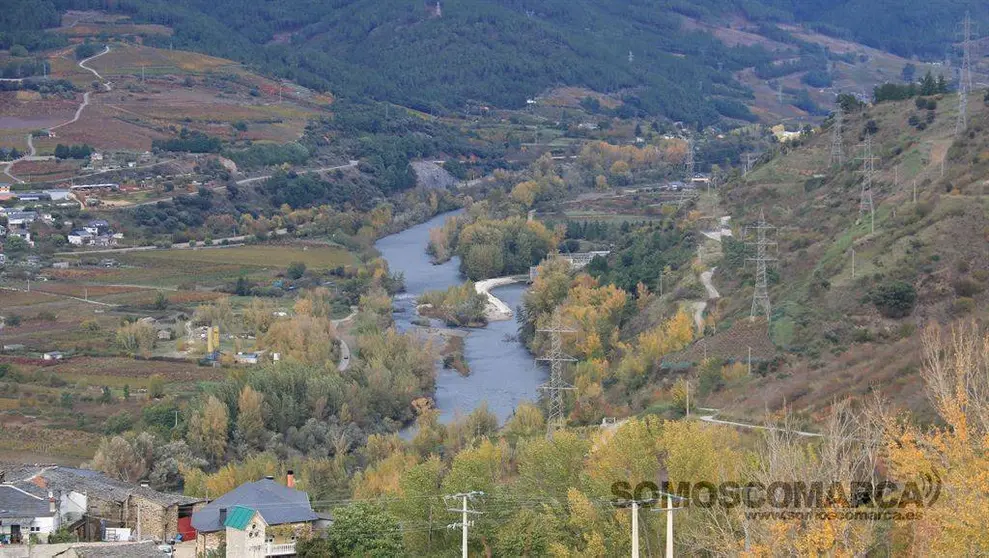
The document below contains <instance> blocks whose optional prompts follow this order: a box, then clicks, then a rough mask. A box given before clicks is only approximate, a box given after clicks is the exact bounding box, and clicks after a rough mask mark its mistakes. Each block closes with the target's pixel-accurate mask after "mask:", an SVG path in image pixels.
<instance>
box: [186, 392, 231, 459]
mask: <svg viewBox="0 0 989 558" xmlns="http://www.w3.org/2000/svg"><path fill="white" fill-rule="evenodd" d="M229 424H230V413H229V412H228V411H227V406H226V405H224V404H223V402H221V401H220V400H219V399H217V398H216V397H215V396H213V395H210V396H209V397H207V398H206V402H205V404H204V405H203V407H202V408H201V409H199V410H197V411H194V412H193V413H192V417H191V418H190V419H189V430H188V432H187V433H186V437H187V439H188V441H189V445H190V446H192V447H193V448H194V449H196V450H198V451H199V452H200V453H202V454H203V455H205V456H207V457H208V458H209V459H210V460H212V461H214V462H218V461H220V460H221V459H222V458H223V454H224V452H226V450H227V429H228V428H229Z"/></svg>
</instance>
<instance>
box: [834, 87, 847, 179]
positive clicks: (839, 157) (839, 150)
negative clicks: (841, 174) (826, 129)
mask: <svg viewBox="0 0 989 558" xmlns="http://www.w3.org/2000/svg"><path fill="white" fill-rule="evenodd" d="M844 124H845V111H844V110H842V108H841V103H836V105H835V111H834V122H833V123H832V124H831V166H839V167H840V166H841V165H842V164H843V163H844V162H845V149H844V138H843V137H842V135H841V132H842V130H841V128H842V126H844Z"/></svg>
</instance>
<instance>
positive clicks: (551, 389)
mask: <svg viewBox="0 0 989 558" xmlns="http://www.w3.org/2000/svg"><path fill="white" fill-rule="evenodd" d="M536 331H537V332H539V333H548V334H550V350H549V354H548V355H547V356H544V357H540V358H537V359H536V360H540V361H543V362H548V363H549V364H550V374H549V382H547V383H545V384H543V385H541V386H539V389H540V390H541V391H544V392H546V394H547V398H548V399H549V412H548V413H547V414H546V437H547V438H552V437H553V431H554V430H556V429H557V428H562V427H563V425H564V423H565V421H566V418H565V417H566V414H565V408H564V401H563V394H564V392H566V391H573V390H575V389H576V388H575V387H574V386H572V385H570V384H569V383H567V382H566V381H565V380H564V379H563V367H564V366H565V365H566V364H567V363H569V362H577V359H575V358H573V357H572V356H569V355H567V354H566V353H564V352H563V334H564V333H577V330H575V329H572V328H569V327H564V325H563V318H562V316H561V315H560V311H559V310H556V311H555V312H554V313H553V323H552V325H551V326H550V327H548V328H543V329H538V330H536Z"/></svg>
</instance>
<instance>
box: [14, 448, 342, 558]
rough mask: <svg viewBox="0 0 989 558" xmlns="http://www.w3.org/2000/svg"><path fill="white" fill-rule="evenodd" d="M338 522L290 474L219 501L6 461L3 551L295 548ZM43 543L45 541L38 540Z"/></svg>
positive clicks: (110, 555)
mask: <svg viewBox="0 0 989 558" xmlns="http://www.w3.org/2000/svg"><path fill="white" fill-rule="evenodd" d="M331 524H332V517H331V516H330V515H329V514H327V513H321V512H317V511H315V510H314V509H313V507H312V505H311V504H310V499H309V496H308V494H306V492H304V491H302V490H299V489H297V487H296V484H295V478H294V475H293V472H292V471H288V472H287V474H286V476H285V478H281V479H275V478H273V477H270V476H269V477H265V478H263V479H261V480H258V481H255V482H249V483H244V484H242V485H240V486H238V487H236V488H235V489H233V490H231V491H230V492H227V493H225V494H221V495H218V496H217V497H215V498H212V499H206V498H194V497H189V496H184V495H181V494H173V493H169V492H162V491H158V490H154V489H152V488H150V487H149V486H148V484H147V483H139V484H135V483H129V482H124V481H120V480H116V479H112V478H109V477H107V476H106V475H104V474H103V473H99V472H97V471H92V470H87V469H77V468H73V467H61V466H56V465H20V464H9V463H0V557H3V558H21V557H27V556H32V557H54V556H72V557H77V558H123V557H129V556H140V557H147V556H154V555H162V556H176V557H186V558H192V557H195V556H203V555H206V554H207V553H209V552H215V551H216V550H217V549H221V548H225V549H226V550H225V554H221V556H222V555H225V556H229V557H237V558H241V557H251V558H254V557H264V556H288V555H293V554H295V542H296V540H297V539H299V538H303V537H311V536H312V535H313V534H317V533H319V532H321V531H325V530H326V529H327V528H328V527H329V526H330V525H331ZM38 544H41V546H35V545H38Z"/></svg>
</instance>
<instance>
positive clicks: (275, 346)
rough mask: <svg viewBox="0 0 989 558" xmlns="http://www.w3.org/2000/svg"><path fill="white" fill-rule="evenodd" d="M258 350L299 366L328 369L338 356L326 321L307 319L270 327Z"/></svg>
mask: <svg viewBox="0 0 989 558" xmlns="http://www.w3.org/2000/svg"><path fill="white" fill-rule="evenodd" d="M259 346H261V347H263V348H265V349H267V350H269V351H271V352H276V353H280V354H281V355H282V358H283V359H284V360H287V361H294V362H299V363H303V364H319V365H332V364H334V363H336V360H337V356H338V351H337V341H336V328H334V327H333V323H332V322H331V321H330V320H329V319H328V318H317V317H313V316H308V315H296V316H293V317H292V318H291V319H287V320H279V321H277V322H275V323H273V324H271V326H270V327H269V328H268V331H267V332H266V333H265V334H264V336H263V337H261V339H260V340H259Z"/></svg>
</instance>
